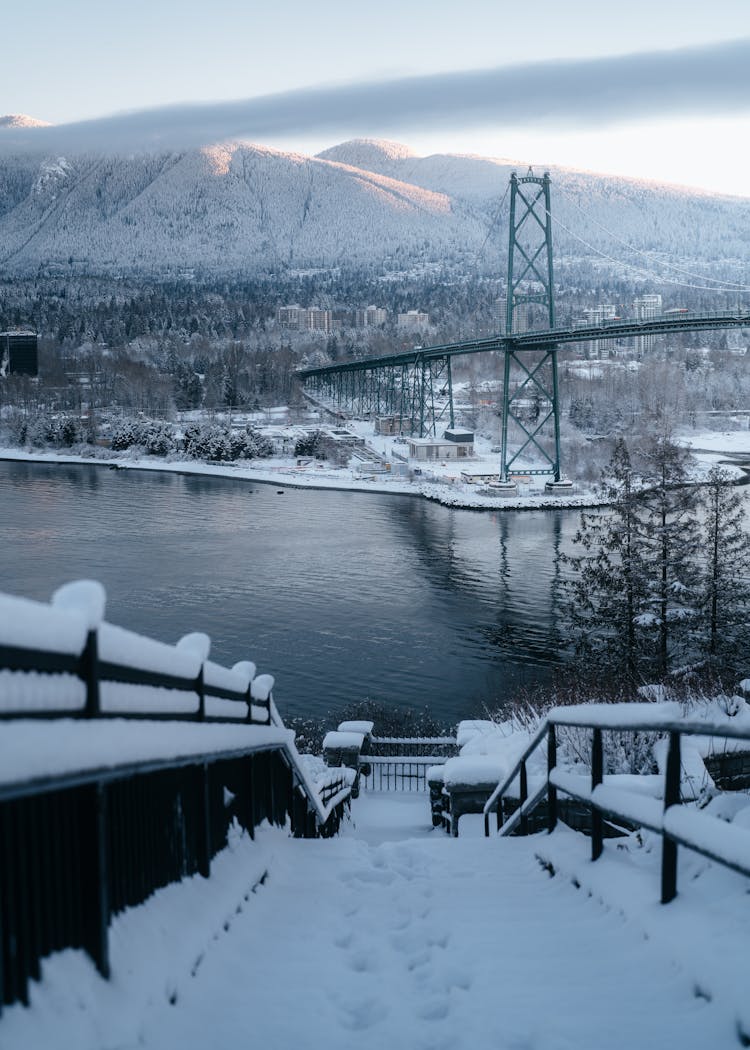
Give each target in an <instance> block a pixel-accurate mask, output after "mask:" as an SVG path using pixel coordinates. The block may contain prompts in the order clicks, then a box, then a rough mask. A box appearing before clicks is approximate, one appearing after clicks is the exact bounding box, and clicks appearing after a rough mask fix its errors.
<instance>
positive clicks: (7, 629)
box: [0, 594, 89, 656]
mask: <svg viewBox="0 0 750 1050" xmlns="http://www.w3.org/2000/svg"><path fill="white" fill-rule="evenodd" d="M88 630H89V627H88V620H87V619H86V617H85V616H84V615H83V614H82V613H81V612H80V611H79V610H75V611H73V610H70V609H62V608H58V607H55V606H50V605H46V604H44V603H43V602H35V601H31V600H30V599H29V598H16V597H13V596H12V595H10V594H0V645H7V646H11V647H15V648H19V649H43V650H45V651H46V652H51V653H64V654H65V655H66V656H77V655H78V654H79V653H80V652H81V651H82V650H83V647H84V645H85V644H86V635H87V634H88Z"/></svg>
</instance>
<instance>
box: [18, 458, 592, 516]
mask: <svg viewBox="0 0 750 1050" xmlns="http://www.w3.org/2000/svg"><path fill="white" fill-rule="evenodd" d="M0 460H10V461H14V462H23V463H58V464H83V465H91V466H99V467H110V468H114V469H117V470H150V471H156V472H159V471H161V472H169V473H173V474H193V475H196V474H197V475H202V476H206V477H220V478H232V479H234V480H236V481H250V482H258V483H260V484H269V485H276V486H277V487H279V488H300V489H302V488H312V489H334V490H339V491H344V492H365V493H368V492H369V493H373V494H378V495H383V494H386V495H392V496H421V497H424V498H425V499H430V500H433V501H435V502H437V503H441V504H442V505H443V506H446V507H455V508H456V509H464V510H492V511H502V510H550V509H554V510H559V509H565V508H566V507H567V508H575V507H596V506H601V505H602V501H601V500H600V499H598V498H597V497H596V496H595V495H593V494H586V495H559V496H558V495H555V496H545V495H543V494H541V493H540V494H538V495H529V496H518V497H515V498H510V499H509V498H507V497H504V496H488V495H484V494H481V493H478V492H476V491H475V490H474V488H473V486H471V485H463V484H441V483H439V482H432V481H424V480H419V481H417V480H413V481H410V480H408V479H405V478H398V477H393V478H389V477H386V476H383V475H366V474H362V473H361V472H359V471H357V470H352V469H350V468H348V467H323V468H318V467H313V466H309V465H308V466H306V467H297V466H295V465H294V461H293V460H290V459H289V458H282V457H277V458H273V459H263V460H249V461H244V462H242V463H232V464H228V463H221V464H219V463H204V462H199V461H197V460H188V459H162V458H160V457H158V456H140V457H133V456H129V455H127V454H123V455H122V456H119V455H118V454H117V453H112V452H108V453H107V454H105V455H98V456H85V455H76V454H72V453H63V452H41V451H36V450H34V451H29V450H27V449H19V448H0Z"/></svg>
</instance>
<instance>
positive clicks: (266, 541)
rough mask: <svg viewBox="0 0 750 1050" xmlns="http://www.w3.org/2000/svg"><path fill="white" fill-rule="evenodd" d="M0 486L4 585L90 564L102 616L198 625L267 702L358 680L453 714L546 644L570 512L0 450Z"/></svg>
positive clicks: (333, 704) (353, 687)
mask: <svg viewBox="0 0 750 1050" xmlns="http://www.w3.org/2000/svg"><path fill="white" fill-rule="evenodd" d="M0 493H1V494H2V508H3V510H2V517H1V519H0V520H2V526H1V527H0V535H1V536H2V543H1V544H0V589H1V590H4V591H8V592H11V593H14V594H19V595H25V596H27V597H30V598H36V599H40V600H48V599H49V597H50V595H51V593H52V591H53V590H54V589H55V588H56V587H58V586H59V585H60V584H61V583H64V582H65V581H67V580H71V579H78V578H82V577H90V578H93V579H98V580H101V582H102V583H103V584H104V585H105V586H106V588H107V594H108V603H107V619H108V620H110V621H111V622H112V623H117V624H120V625H122V626H124V627H129V628H131V629H133V630H136V631H140V632H142V633H144V634H148V635H152V636H154V637H156V638H160V639H162V640H164V641H169V642H174V641H176V640H177V639H178V638H179V637H180V636H181V635H182V634H184V633H187V632H188V631H195V630H202V631H206V632H207V633H208V634H209V635H210V636H211V637H212V639H213V646H212V653H211V655H212V657H213V658H214V659H216V660H218V661H219V662H221V663H233V662H235V661H236V660H240V659H252V660H254V661H255V662H256V664H257V665H258V668H259V670H260V671H268V672H270V673H271V674H273V675H275V677H276V683H277V684H276V689H275V691H274V695H275V697H276V699H277V702H278V704H279V707H280V709H281V711H282V714H305V713H315V714H320V713H324V712H327V711H328V710H330V709H338V708H340V707H341V706H342V705H343V704H345V703H347V702H349V701H352V700H357V699H360V698H362V697H365V696H370V697H373V698H378V699H381V700H385V701H387V702H389V703H393V704H397V705H399V706H415V705H416V706H420V707H421V706H424V705H426V706H428V707H429V708H430V709H431V710H432V711H433V712H434V713H435V714H436V715H438V716H439V717H441V718H444V719H445V720H446V721H452V720H455V719H456V718H459V717H465V716H467V715H477V714H481V713H482V710H483V705H484V704H492V703H494V702H496V701H497V700H498V699H502V698H503V697H504V696H505V695H506V694H507V693H508V692H509V691H510V690H512V689H513V688H514V687H515V686H516V685H518V684H519V683H532V682H536V681H540V680H544V679H546V678H547V677H548V676H549V674H550V671H551V668H552V666H553V664H554V663H555V662H556V660H557V655H556V653H557V647H558V643H557V638H556V636H555V616H554V613H555V605H556V601H557V593H558V585H559V582H560V571H561V570H560V568H559V565H558V559H557V554H559V552H560V551H561V550H562V549H564V548H567V547H569V541H570V536H571V535H572V533H573V532H574V531H575V528H576V526H577V523H578V514H577V512H565V511H539V512H524V513H520V514H519V513H512V512H504V513H501V514H490V513H486V512H484V513H476V512H471V511H460V510H451V509H448V508H445V507H441V506H438V505H436V504H432V503H428V502H427V501H425V500H420V499H413V498H410V497H406V496H403V497H401V496H380V495H366V494H361V493H347V492H326V491H316V490H311V489H286V490H285V491H284V494H283V495H279V494H278V493H277V488H276V487H275V486H270V485H261V484H249V483H247V482H240V481H232V480H227V479H222V478H206V477H182V476H177V475H169V474H156V473H146V472H138V471H123V470H110V469H108V468H102V467H88V466H59V465H54V466H53V465H44V464H19V463H0Z"/></svg>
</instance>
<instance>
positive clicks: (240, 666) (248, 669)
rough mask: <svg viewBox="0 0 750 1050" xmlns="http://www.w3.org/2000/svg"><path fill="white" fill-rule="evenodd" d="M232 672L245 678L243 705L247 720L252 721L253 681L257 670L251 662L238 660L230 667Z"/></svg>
mask: <svg viewBox="0 0 750 1050" xmlns="http://www.w3.org/2000/svg"><path fill="white" fill-rule="evenodd" d="M232 670H233V671H236V672H237V673H238V674H241V675H245V676H246V677H247V689H246V690H245V695H246V699H245V703H246V704H247V720H248V722H252V720H253V679H254V678H255V672H256V670H257V668H256V666H255V664H254V663H253V662H252V660H240V661H239V662H238V663H236V664H234V665H233V666H232Z"/></svg>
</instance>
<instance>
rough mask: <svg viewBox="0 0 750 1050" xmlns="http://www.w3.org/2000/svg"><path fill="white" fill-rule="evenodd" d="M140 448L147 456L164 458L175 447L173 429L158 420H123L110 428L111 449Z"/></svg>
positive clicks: (121, 450)
mask: <svg viewBox="0 0 750 1050" xmlns="http://www.w3.org/2000/svg"><path fill="white" fill-rule="evenodd" d="M136 446H140V447H141V448H143V450H144V451H145V452H146V453H147V454H148V455H149V456H166V455H168V454H169V453H170V452H173V451H174V450H175V448H176V447H177V441H176V439H175V435H174V429H173V428H172V426H171V425H170V424H169V423H165V422H164V421H163V420H160V419H143V420H141V419H124V420H122V421H121V422H120V423H117V424H116V425H115V426H114V427H113V428H112V449H113V450H114V451H115V452H123V451H125V449H128V448H133V447H136Z"/></svg>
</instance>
